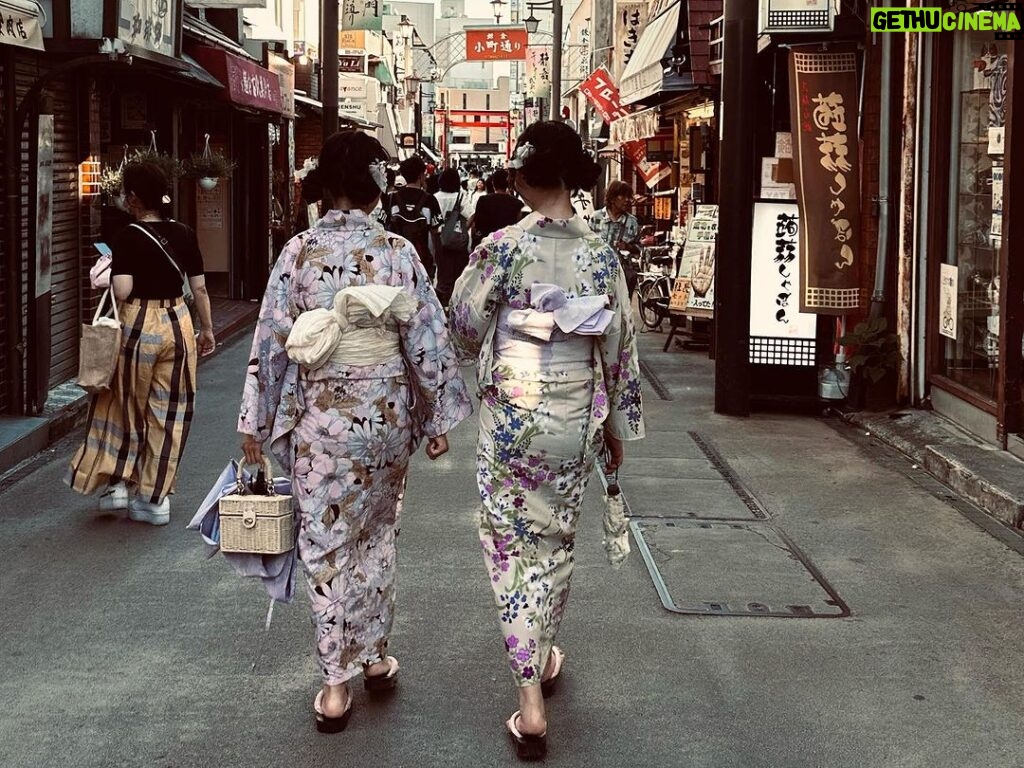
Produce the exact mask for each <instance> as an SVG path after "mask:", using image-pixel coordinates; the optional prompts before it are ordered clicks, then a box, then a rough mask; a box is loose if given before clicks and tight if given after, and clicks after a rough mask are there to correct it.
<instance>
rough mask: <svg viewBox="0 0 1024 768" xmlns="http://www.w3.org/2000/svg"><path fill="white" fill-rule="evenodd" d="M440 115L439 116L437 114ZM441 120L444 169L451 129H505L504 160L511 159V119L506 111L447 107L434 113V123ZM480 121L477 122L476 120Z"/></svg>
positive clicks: (448, 150) (447, 156)
mask: <svg viewBox="0 0 1024 768" xmlns="http://www.w3.org/2000/svg"><path fill="white" fill-rule="evenodd" d="M438 113H440V114H438ZM438 117H440V119H441V125H442V129H441V157H442V158H443V159H444V164H445V167H447V166H448V159H449V155H450V147H449V146H448V131H449V129H451V128H495V129H498V130H501V129H502V128H504V129H505V132H506V139H505V160H506V161H508V160H510V159H511V158H512V119H511V115H510V114H509V112H508V110H504V111H503V110H500V109H449V108H447V107H445V108H443V109H439V110H437V112H435V113H434V121H435V123H436V122H437V119H438ZM477 117H479V118H480V119H479V120H477V119H476V118H477Z"/></svg>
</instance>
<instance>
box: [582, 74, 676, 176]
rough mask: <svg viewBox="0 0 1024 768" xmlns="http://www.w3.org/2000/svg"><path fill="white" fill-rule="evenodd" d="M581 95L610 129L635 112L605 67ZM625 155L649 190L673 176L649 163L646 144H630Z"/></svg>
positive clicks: (666, 168)
mask: <svg viewBox="0 0 1024 768" xmlns="http://www.w3.org/2000/svg"><path fill="white" fill-rule="evenodd" d="M580 91H581V92H582V93H583V94H584V95H585V96H586V97H587V98H588V99H590V101H591V103H592V104H593V105H594V109H596V110H597V113H598V114H599V115H601V119H602V120H604V121H605V122H606V123H608V124H609V125H611V124H612V123H614V122H615V121H616V120H618V119H619V118H620V117H625V116H626V115H628V114H629V113H630V112H631V111H632V110H630V108H629V107H624V106H622V103H621V102H620V101H619V86H617V85H616V84H615V80H614V78H612V76H611V73H609V72H608V70H607V69H606V68H605V67H604V66H600V67H598V68H597V69H595V70H594V71H593V72H592V73H591V75H590V77H588V78H587V79H586V80H584V81H583V82H582V83H580ZM622 151H623V152H624V153H625V155H626V157H628V158H629V160H630V162H632V163H633V167H634V168H636V172H637V173H638V174H640V178H642V179H643V180H644V183H645V184H646V185H647V186H648V187H651V188H653V187H655V186H657V184H658V182H659V181H661V180H662V179H663V178H665V177H666V176H668V175H669V174H670V173H672V169H671V168H669V166H667V165H664V164H663V163H652V162H649V161H648V160H647V142H646V141H627V142H625V143H623V144H622Z"/></svg>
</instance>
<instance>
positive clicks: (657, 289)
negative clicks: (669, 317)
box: [636, 277, 668, 331]
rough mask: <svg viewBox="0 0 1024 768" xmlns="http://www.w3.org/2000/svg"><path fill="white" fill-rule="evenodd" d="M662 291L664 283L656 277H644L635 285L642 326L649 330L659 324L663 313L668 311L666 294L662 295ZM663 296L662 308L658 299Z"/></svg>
mask: <svg viewBox="0 0 1024 768" xmlns="http://www.w3.org/2000/svg"><path fill="white" fill-rule="evenodd" d="M663 292H664V285H663V284H662V280H661V279H660V278H657V277H653V278H651V277H649V278H646V279H645V280H644V281H643V282H642V283H640V285H639V286H638V287H637V290H636V296H637V308H638V309H639V310H640V321H641V322H642V323H643V324H644V327H645V328H647V329H649V330H652V331H653V330H654V329H655V328H657V327H658V326H660V325H661V319H662V317H664V313H665V312H667V311H668V296H667V294H666V295H664V296H663V295H662V294H663ZM663 298H664V301H665V303H664V309H662V308H661V306H659V305H660V300H661V299H663Z"/></svg>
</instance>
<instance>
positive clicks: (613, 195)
mask: <svg viewBox="0 0 1024 768" xmlns="http://www.w3.org/2000/svg"><path fill="white" fill-rule="evenodd" d="M632 207H633V188H632V187H630V186H629V184H627V183H626V182H624V181H613V182H611V183H610V184H609V185H608V189H607V190H605V195H604V208H601V209H600V210H598V211H594V213H593V215H592V216H591V217H590V228H591V229H592V230H593V231H594V232H596V233H597V234H599V235H600V236H601V238H602V239H603V240H604V241H605V242H606V243H607V244H608V245H610V246H611V247H612V248H614V249H615V251H616V252H617V253H618V254H619V261H620V263H621V265H622V271H623V273H624V274H625V276H626V286H627V287H628V288H629V295H630V296H632V295H633V293H634V292H635V291H636V283H637V275H638V273H637V265H636V260H637V259H638V258H639V256H640V222H639V221H637V218H636V216H634V215H633V214H632V213H630V212H629V209H630V208H632ZM626 254H629V255H628V256H627V255H626Z"/></svg>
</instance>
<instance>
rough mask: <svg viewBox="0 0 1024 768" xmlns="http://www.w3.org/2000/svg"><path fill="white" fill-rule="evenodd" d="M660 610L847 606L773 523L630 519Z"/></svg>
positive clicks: (840, 610)
mask: <svg viewBox="0 0 1024 768" xmlns="http://www.w3.org/2000/svg"><path fill="white" fill-rule="evenodd" d="M630 528H631V529H632V531H633V538H634V540H635V541H636V543H637V548H638V549H639V550H640V553H641V555H643V558H644V562H646V563H647V569H648V570H649V571H650V573H651V578H652V579H653V580H654V585H655V587H656V588H657V590H658V595H659V596H660V597H661V602H662V604H663V605H664V606H665V608H666V609H668V610H670V611H673V612H674V613H685V614H694V615H701V616H776V617H785V618H838V617H842V616H849V614H850V610H849V608H847V606H846V604H845V603H844V602H843V601H842V599H841V598H840V597H839V595H838V594H836V591H835V590H834V589H832V587H831V586H830V585H829V583H828V582H827V581H826V580H825V578H824V577H823V576H822V575H821V574H820V573H819V572H818V569H817V568H815V567H814V565H813V564H812V563H811V562H810V561H809V560H808V559H807V557H806V556H805V555H804V554H803V553H802V552H801V551H800V550H799V549H798V548H797V546H796V545H795V544H793V542H791V541H790V540H789V539H788V538H787V537H786V535H785V534H784V533H782V532H781V531H779V530H778V529H776V528H774V527H772V526H770V525H766V524H764V523H756V522H739V521H724V520H720V521H711V520H667V519H661V518H659V519H654V518H644V517H634V518H633V520H632V522H631V523H630Z"/></svg>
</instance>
